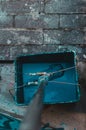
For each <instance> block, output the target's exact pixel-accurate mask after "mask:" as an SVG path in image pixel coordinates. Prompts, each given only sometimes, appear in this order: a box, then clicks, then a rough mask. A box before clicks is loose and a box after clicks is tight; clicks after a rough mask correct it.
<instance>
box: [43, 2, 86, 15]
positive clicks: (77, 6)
mask: <svg viewBox="0 0 86 130" xmlns="http://www.w3.org/2000/svg"><path fill="white" fill-rule="evenodd" d="M85 8H86V1H85V0H45V12H46V13H85V12H86V9H85Z"/></svg>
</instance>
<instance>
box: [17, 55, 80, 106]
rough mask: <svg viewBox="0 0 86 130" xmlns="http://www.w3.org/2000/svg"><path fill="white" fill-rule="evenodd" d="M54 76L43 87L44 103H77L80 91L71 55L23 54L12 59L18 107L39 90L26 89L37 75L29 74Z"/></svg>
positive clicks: (33, 87)
mask: <svg viewBox="0 0 86 130" xmlns="http://www.w3.org/2000/svg"><path fill="white" fill-rule="evenodd" d="M37 72H47V73H54V75H53V77H51V78H50V80H49V82H48V85H47V86H46V87H45V90H44V91H45V93H44V104H56V103H73V102H77V101H79V98H80V91H79V85H78V74H77V70H76V60H75V53H74V52H59V53H48V54H36V55H23V56H19V57H17V58H16V60H15V73H16V74H15V83H16V84H15V99H16V102H17V104H20V105H26V104H28V103H29V102H30V100H31V99H32V97H33V95H34V94H35V92H36V91H37V89H38V86H37V85H32V86H31V87H29V86H28V85H27V83H28V82H33V81H34V82H35V81H37V80H38V78H39V76H30V75H29V73H37Z"/></svg>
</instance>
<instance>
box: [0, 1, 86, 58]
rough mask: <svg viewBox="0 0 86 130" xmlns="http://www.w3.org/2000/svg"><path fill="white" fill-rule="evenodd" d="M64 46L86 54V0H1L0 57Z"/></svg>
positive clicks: (56, 50)
mask: <svg viewBox="0 0 86 130" xmlns="http://www.w3.org/2000/svg"><path fill="white" fill-rule="evenodd" d="M61 50H62V51H64V50H74V51H76V52H77V54H79V56H80V54H81V57H84V58H86V0H0V60H14V59H15V57H16V56H18V55H20V54H32V53H44V52H58V51H61ZM82 52H83V54H82Z"/></svg>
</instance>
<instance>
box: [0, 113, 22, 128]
mask: <svg viewBox="0 0 86 130" xmlns="http://www.w3.org/2000/svg"><path fill="white" fill-rule="evenodd" d="M19 125H20V121H19V120H17V119H15V118H12V117H9V116H6V115H3V114H0V130H18V128H19Z"/></svg>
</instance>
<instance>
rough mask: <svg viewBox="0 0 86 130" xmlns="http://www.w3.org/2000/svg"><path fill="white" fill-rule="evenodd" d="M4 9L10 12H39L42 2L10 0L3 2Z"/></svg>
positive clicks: (35, 0) (36, 0)
mask: <svg viewBox="0 0 86 130" xmlns="http://www.w3.org/2000/svg"><path fill="white" fill-rule="evenodd" d="M1 5H2V9H3V10H4V11H6V12H7V13H8V14H10V13H11V14H19V13H33V12H39V9H40V3H39V1H38V0H29V1H27V0H21V1H18V0H12V1H11V0H10V1H3V2H2V4H1Z"/></svg>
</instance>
